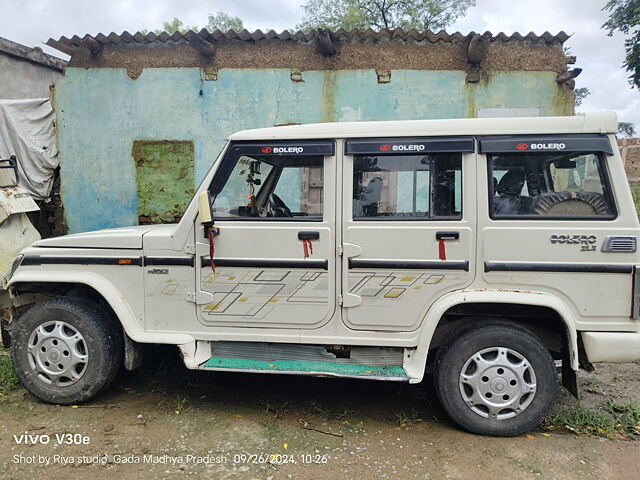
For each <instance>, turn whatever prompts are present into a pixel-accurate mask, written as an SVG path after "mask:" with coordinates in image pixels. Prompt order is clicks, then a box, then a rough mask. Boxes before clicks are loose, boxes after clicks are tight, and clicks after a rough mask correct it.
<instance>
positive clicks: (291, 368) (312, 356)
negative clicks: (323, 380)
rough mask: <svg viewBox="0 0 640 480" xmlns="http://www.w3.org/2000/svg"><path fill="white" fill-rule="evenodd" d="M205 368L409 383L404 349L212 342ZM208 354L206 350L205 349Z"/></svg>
mask: <svg viewBox="0 0 640 480" xmlns="http://www.w3.org/2000/svg"><path fill="white" fill-rule="evenodd" d="M208 347H209V348H210V351H209V352H208V355H207V356H206V357H204V358H208V360H206V361H204V362H202V363H201V364H200V365H199V367H198V368H199V369H202V370H223V371H230V372H251V373H282V374H290V375H309V376H316V377H325V376H331V377H346V378H366V379H372V380H388V381H397V382H408V381H409V380H410V379H409V376H408V375H407V373H406V372H405V371H404V368H402V364H403V357H404V349H403V348H390V347H364V346H333V347H331V346H329V347H326V346H323V345H304V344H295V343H267V342H229V341H220V342H209V346H208ZM205 348H206V347H205ZM203 353H204V352H203Z"/></svg>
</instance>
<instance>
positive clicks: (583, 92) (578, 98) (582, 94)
mask: <svg viewBox="0 0 640 480" xmlns="http://www.w3.org/2000/svg"><path fill="white" fill-rule="evenodd" d="M573 93H574V95H575V102H576V107H579V106H580V105H582V101H583V100H584V99H585V98H587V97H588V96H589V95H591V92H590V91H589V89H588V88H587V87H581V88H576V89H575V90H574V91H573Z"/></svg>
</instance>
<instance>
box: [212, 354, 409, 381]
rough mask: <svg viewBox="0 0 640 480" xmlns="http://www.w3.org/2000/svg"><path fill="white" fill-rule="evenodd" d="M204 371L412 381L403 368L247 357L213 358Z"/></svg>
mask: <svg viewBox="0 0 640 480" xmlns="http://www.w3.org/2000/svg"><path fill="white" fill-rule="evenodd" d="M201 368H202V369H204V370H220V371H233V372H247V373H284V374H290V375H309V376H314V377H325V376H326V377H344V378H366V379H370V380H387V381H396V382H408V381H409V377H408V376H407V374H406V372H405V371H404V369H403V368H402V367H401V366H398V365H387V366H375V365H357V364H351V363H332V362H315V361H309V360H273V361H269V360H250V359H246V358H228V357H211V358H210V359H209V360H207V361H206V362H205V363H204V364H203V365H202V366H201Z"/></svg>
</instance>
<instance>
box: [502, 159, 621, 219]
mask: <svg viewBox="0 0 640 480" xmlns="http://www.w3.org/2000/svg"><path fill="white" fill-rule="evenodd" d="M489 167H490V178H492V185H490V190H492V193H493V198H492V199H491V202H490V203H491V213H492V218H498V219H499V218H509V217H514V216H515V217H517V216H530V217H534V218H536V217H539V218H558V219H569V220H570V219H582V218H594V219H598V218H599V219H610V218H614V217H615V215H616V212H615V206H614V203H613V201H612V197H611V190H610V188H609V183H608V179H607V176H606V170H605V165H604V158H603V156H602V155H601V154H598V153H577V152H572V153H567V152H562V153H533V154H532V153H508V154H495V155H492V156H490V157H489Z"/></svg>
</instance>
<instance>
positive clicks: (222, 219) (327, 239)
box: [195, 141, 336, 328]
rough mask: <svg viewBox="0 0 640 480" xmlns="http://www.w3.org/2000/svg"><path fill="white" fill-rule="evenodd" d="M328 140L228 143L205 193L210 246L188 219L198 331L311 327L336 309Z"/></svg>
mask: <svg viewBox="0 0 640 480" xmlns="http://www.w3.org/2000/svg"><path fill="white" fill-rule="evenodd" d="M334 149H335V147H334V142H333V141H308V142H307V141H297V142H294V143H283V142H265V143H259V144H258V143H255V142H253V143H245V142H242V143H236V144H233V145H231V147H230V148H229V150H228V153H227V155H226V156H225V158H224V160H223V163H222V164H221V167H220V168H219V169H218V171H217V173H216V175H215V177H214V179H213V182H212V184H211V187H210V193H211V198H212V203H213V215H214V221H215V226H216V227H217V228H219V231H220V234H219V235H218V236H217V237H215V239H214V245H213V247H214V248H213V263H214V265H215V268H212V266H211V260H210V245H209V240H208V239H207V238H206V236H205V229H204V227H203V226H201V225H200V224H199V223H196V229H195V235H196V239H195V241H196V263H197V268H196V271H197V278H196V284H197V285H199V286H200V291H199V292H198V294H197V295H196V297H197V298H196V299H195V300H196V308H197V314H198V318H199V321H200V322H201V323H202V324H204V325H205V326H211V327H217V326H237V327H272V328H273V327H276V328H317V327H318V326H321V325H323V324H325V323H327V322H328V321H329V320H330V319H331V318H332V316H333V315H334V311H335V306H336V301H335V298H336V254H335V235H336V229H335V222H336V220H335V184H336V180H335V178H336V161H335V156H334Z"/></svg>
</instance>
